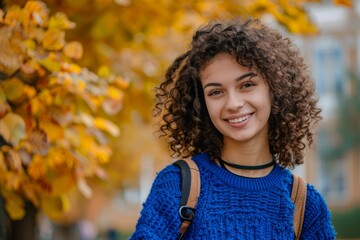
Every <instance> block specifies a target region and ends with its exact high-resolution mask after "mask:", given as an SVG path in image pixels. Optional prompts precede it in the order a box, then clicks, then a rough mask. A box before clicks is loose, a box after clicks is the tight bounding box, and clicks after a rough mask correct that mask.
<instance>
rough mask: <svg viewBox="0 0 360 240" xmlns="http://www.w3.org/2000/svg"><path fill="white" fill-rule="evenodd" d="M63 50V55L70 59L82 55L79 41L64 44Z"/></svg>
mask: <svg viewBox="0 0 360 240" xmlns="http://www.w3.org/2000/svg"><path fill="white" fill-rule="evenodd" d="M63 51H64V54H65V56H67V57H69V58H72V59H80V58H82V56H83V47H82V45H81V43H80V42H77V41H73V42H70V43H67V44H65V46H64V49H63Z"/></svg>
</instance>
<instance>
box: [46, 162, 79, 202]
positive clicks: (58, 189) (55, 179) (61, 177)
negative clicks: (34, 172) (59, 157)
mask: <svg viewBox="0 0 360 240" xmlns="http://www.w3.org/2000/svg"><path fill="white" fill-rule="evenodd" d="M63 158H64V156H63ZM64 162H65V159H64ZM55 171H57V169H55ZM46 180H47V182H48V183H49V184H50V186H51V191H50V193H49V194H50V195H51V196H58V195H62V194H65V193H68V192H69V191H71V190H72V188H73V187H75V186H76V179H75V176H74V174H73V173H72V172H71V169H66V170H63V171H60V172H54V173H53V174H52V175H51V176H47V177H46Z"/></svg>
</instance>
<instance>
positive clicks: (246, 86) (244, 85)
mask: <svg viewBox="0 0 360 240" xmlns="http://www.w3.org/2000/svg"><path fill="white" fill-rule="evenodd" d="M252 86H255V84H254V83H252V82H250V81H247V82H245V83H244V84H242V85H241V88H249V87H252Z"/></svg>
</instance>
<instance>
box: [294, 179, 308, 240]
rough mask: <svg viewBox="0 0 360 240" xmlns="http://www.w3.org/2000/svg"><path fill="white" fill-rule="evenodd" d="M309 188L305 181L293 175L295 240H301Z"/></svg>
mask: <svg viewBox="0 0 360 240" xmlns="http://www.w3.org/2000/svg"><path fill="white" fill-rule="evenodd" d="M306 191H307V186H306V182H305V180H304V179H302V178H301V177H299V176H297V175H295V174H293V185H292V191H291V200H292V201H293V202H294V205H295V211H294V217H293V222H294V232H295V239H300V235H301V230H302V227H303V222H304V213H305V204H306Z"/></svg>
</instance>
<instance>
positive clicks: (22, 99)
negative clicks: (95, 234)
mask: <svg viewBox="0 0 360 240" xmlns="http://www.w3.org/2000/svg"><path fill="white" fill-rule="evenodd" d="M74 27H75V24H74V23H73V22H71V21H70V20H69V19H68V18H67V16H66V15H65V14H63V13H56V14H54V15H51V16H49V11H48V8H47V7H46V5H45V4H44V3H42V2H37V1H29V2H27V3H26V5H25V6H24V7H23V8H21V7H19V6H11V7H10V8H9V9H8V10H7V11H6V12H4V11H0V80H1V81H0V136H1V138H0V144H1V148H0V149H1V151H0V191H1V196H2V198H3V199H4V201H5V202H4V204H5V209H6V212H7V213H8V214H9V216H10V218H11V219H13V220H17V219H21V218H23V216H24V215H25V203H26V201H29V202H30V203H31V204H32V205H33V206H35V208H36V209H39V210H41V211H43V212H45V213H46V214H47V215H48V216H49V217H50V218H52V219H57V218H59V217H60V216H61V215H62V214H63V213H64V212H66V211H67V210H68V209H69V201H68V196H67V193H69V192H70V191H71V190H72V189H73V188H77V189H78V190H79V191H80V192H81V193H82V194H83V195H84V196H86V197H91V194H92V191H91V188H90V187H89V186H88V185H87V182H86V179H87V178H88V177H94V176H96V177H99V178H105V177H106V172H105V171H104V170H103V169H102V167H101V165H102V164H104V163H106V162H108V161H109V159H110V155H111V152H112V149H111V148H110V147H109V143H108V137H109V135H113V136H118V134H119V129H118V127H117V126H116V125H115V124H114V123H112V122H111V121H109V120H108V119H106V118H105V117H102V116H106V115H113V114H116V113H117V112H118V111H119V110H120V109H121V107H122V98H123V89H124V88H125V87H126V86H127V83H126V82H125V81H124V80H123V79H122V78H120V77H117V76H115V75H113V74H111V73H110V72H109V71H102V70H101V69H100V70H99V72H98V73H97V74H96V73H94V72H91V71H90V70H88V69H86V68H82V67H80V66H79V65H77V64H76V63H75V62H76V60H78V59H80V58H81V57H82V54H83V48H82V45H81V44H80V43H79V42H76V41H71V42H66V40H65V31H66V30H69V29H72V28H74Z"/></svg>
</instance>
